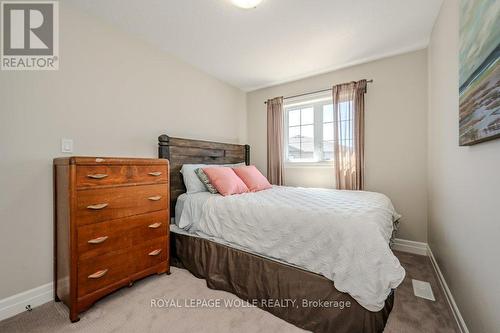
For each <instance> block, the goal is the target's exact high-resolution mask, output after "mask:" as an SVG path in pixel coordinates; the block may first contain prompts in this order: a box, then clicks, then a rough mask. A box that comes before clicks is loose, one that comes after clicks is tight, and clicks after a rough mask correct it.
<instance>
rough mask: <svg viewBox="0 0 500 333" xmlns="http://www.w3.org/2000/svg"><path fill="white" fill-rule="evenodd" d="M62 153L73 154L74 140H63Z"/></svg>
mask: <svg viewBox="0 0 500 333" xmlns="http://www.w3.org/2000/svg"><path fill="white" fill-rule="evenodd" d="M61 152H63V153H72V152H73V140H72V139H64V138H63V139H61Z"/></svg>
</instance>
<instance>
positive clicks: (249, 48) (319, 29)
mask: <svg viewBox="0 0 500 333" xmlns="http://www.w3.org/2000/svg"><path fill="white" fill-rule="evenodd" d="M65 2H71V3H72V4H74V5H75V6H76V7H78V8H80V9H83V10H85V11H87V12H89V13H91V14H94V15H96V16H99V17H101V18H103V19H104V20H107V21H109V22H111V23H112V24H114V25H116V26H118V27H119V28H121V29H122V30H125V31H127V32H129V33H132V34H134V35H136V36H138V37H140V38H142V39H145V40H147V41H148V42H150V43H152V44H154V45H156V46H157V47H159V48H161V49H162V50H164V51H166V52H168V53H170V54H172V55H174V56H176V57H178V58H180V59H181V60H183V61H185V62H187V63H190V64H191V65H193V66H195V67H197V68H199V69H201V70H202V71H204V72H206V73H208V74H210V75H212V76H214V77H216V78H218V79H220V80H222V81H225V82H227V83H229V84H231V85H233V86H236V87H238V88H240V89H242V90H245V91H251V90H255V89H258V88H263V87H267V86H271V85H275V84H278V83H283V82H287V81H291V80H295V79H299V78H303V77H307V76H311V75H314V74H319V73H324V72H328V71H331V70H334V69H338V68H342V67H347V66H350V65H354V64H358V63H362V62H367V61H370V60H375V59H379V58H383V57H386V56H390V55H395V54H399V53H404V52H409V51H412V50H417V49H421V48H424V47H426V46H427V44H428V41H429V36H430V33H431V30H432V26H433V24H434V21H435V19H436V17H437V14H438V12H439V8H440V6H441V0H350V1H346V0H263V1H262V3H261V4H260V5H259V6H258V7H257V8H255V9H246V10H245V9H240V8H237V7H235V6H233V5H232V4H231V2H230V1H229V0H147V1H138V0H69V1H66V0H65Z"/></svg>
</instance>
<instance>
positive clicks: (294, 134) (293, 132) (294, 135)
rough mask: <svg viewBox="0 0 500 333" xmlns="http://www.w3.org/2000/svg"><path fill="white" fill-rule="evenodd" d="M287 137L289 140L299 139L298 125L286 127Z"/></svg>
mask: <svg viewBox="0 0 500 333" xmlns="http://www.w3.org/2000/svg"><path fill="white" fill-rule="evenodd" d="M288 139H289V140H290V141H300V126H294V127H289V128H288Z"/></svg>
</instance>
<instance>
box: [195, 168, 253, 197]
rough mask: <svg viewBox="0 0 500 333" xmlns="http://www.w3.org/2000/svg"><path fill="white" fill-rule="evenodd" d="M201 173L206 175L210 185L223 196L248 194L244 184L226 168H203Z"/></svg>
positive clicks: (231, 170)
mask: <svg viewBox="0 0 500 333" xmlns="http://www.w3.org/2000/svg"><path fill="white" fill-rule="evenodd" d="M203 172H205V174H206V175H207V177H208V179H209V180H210V183H211V184H212V185H213V186H214V187H215V188H216V189H217V191H218V192H219V193H220V194H222V195H223V196H227V195H231V194H240V193H246V192H248V187H247V186H246V185H245V183H244V182H243V181H242V180H241V179H239V178H238V176H236V174H235V173H234V171H233V169H231V168H228V167H218V168H213V167H212V168H210V167H206V168H203Z"/></svg>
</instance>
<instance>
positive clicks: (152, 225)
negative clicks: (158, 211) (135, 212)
mask: <svg viewBox="0 0 500 333" xmlns="http://www.w3.org/2000/svg"><path fill="white" fill-rule="evenodd" d="M160 226H161V222H156V223H153V224H150V225H148V227H150V228H151V229H156V228H159V227H160Z"/></svg>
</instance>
